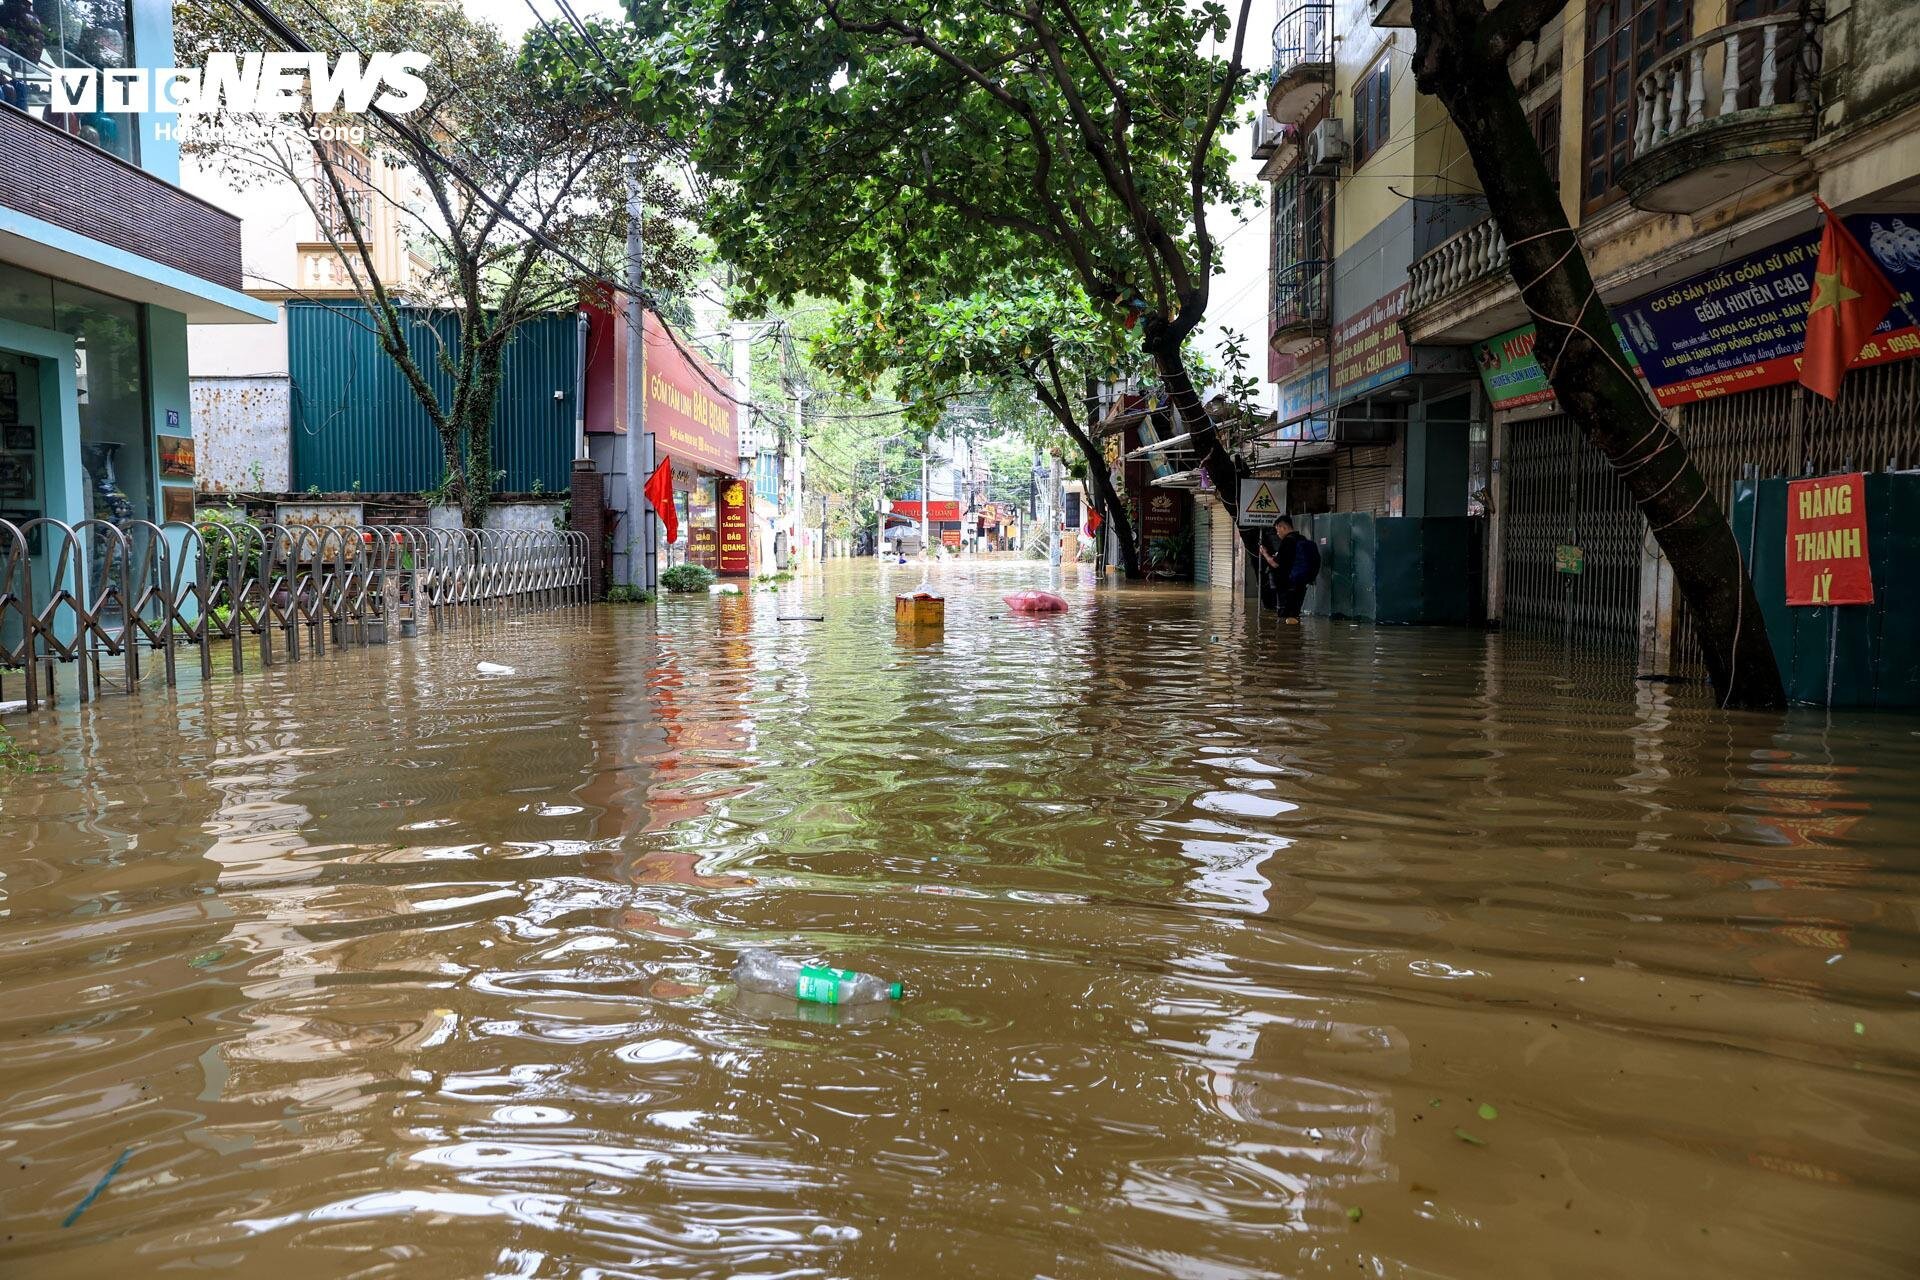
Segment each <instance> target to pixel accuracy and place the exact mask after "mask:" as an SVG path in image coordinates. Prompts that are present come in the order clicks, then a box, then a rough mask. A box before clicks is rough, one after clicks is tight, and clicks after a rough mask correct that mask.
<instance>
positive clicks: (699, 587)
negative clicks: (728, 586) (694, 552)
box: [660, 564, 713, 593]
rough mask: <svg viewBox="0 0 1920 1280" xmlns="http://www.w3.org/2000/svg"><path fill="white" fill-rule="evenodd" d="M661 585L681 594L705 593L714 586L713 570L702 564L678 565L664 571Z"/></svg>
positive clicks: (661, 575)
mask: <svg viewBox="0 0 1920 1280" xmlns="http://www.w3.org/2000/svg"><path fill="white" fill-rule="evenodd" d="M660 585H661V586H663V587H665V588H666V589H667V590H669V591H678V592H681V593H687V592H693V591H705V590H706V589H707V588H708V587H710V586H712V585H713V570H711V569H709V568H707V567H706V566H705V565H700V564H677V565H674V566H673V568H671V569H667V570H664V571H662V573H661V574H660Z"/></svg>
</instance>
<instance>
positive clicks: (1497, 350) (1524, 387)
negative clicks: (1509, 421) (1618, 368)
mask: <svg viewBox="0 0 1920 1280" xmlns="http://www.w3.org/2000/svg"><path fill="white" fill-rule="evenodd" d="M1538 336H1539V333H1538V330H1536V329H1535V328H1534V327H1533V326H1532V325H1530V324H1523V325H1521V326H1520V327H1519V328H1518V329H1509V330H1507V331H1506V332H1505V333H1502V334H1496V335H1495V336H1493V337H1491V338H1488V339H1487V340H1486V341H1485V342H1478V343H1475V344H1474V347H1473V362H1474V364H1475V365H1476V366H1478V368H1479V370H1480V385H1481V386H1483V387H1485V388H1486V390H1487V403H1488V404H1490V405H1491V406H1493V408H1494V409H1495V410H1496V411H1498V410H1503V409H1520V408H1524V407H1526V406H1527V405H1530V404H1551V403H1552V402H1553V399H1554V395H1553V387H1552V385H1551V384H1550V383H1548V381H1547V371H1546V370H1545V369H1543V368H1541V367H1540V361H1539V360H1537V359H1535V358H1534V354H1533V346H1534V342H1535V341H1536V339H1537V338H1538ZM1613 336H1614V337H1615V338H1616V339H1618V340H1619V342H1620V350H1621V355H1622V357H1623V358H1624V359H1625V360H1626V362H1627V367H1628V368H1630V369H1633V370H1634V371H1635V372H1638V371H1639V368H1640V361H1639V360H1638V359H1637V358H1636V357H1635V355H1634V353H1633V349H1632V348H1631V347H1629V346H1627V343H1626V339H1625V338H1624V337H1622V335H1621V333H1620V326H1619V325H1617V324H1616V325H1615V326H1613Z"/></svg>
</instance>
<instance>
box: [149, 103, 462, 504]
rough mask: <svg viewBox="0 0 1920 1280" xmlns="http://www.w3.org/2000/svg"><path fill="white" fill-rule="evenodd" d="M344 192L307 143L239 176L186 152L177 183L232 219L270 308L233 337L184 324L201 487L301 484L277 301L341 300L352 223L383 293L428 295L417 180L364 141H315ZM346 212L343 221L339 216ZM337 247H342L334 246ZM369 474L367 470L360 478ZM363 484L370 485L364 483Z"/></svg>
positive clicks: (355, 269) (355, 261) (292, 359)
mask: <svg viewBox="0 0 1920 1280" xmlns="http://www.w3.org/2000/svg"><path fill="white" fill-rule="evenodd" d="M322 145H324V146H326V147H328V148H330V159H331V162H332V165H333V169H334V172H335V173H336V174H337V175H338V176H339V179H340V184H341V187H342V190H343V193H344V196H345V201H346V203H347V204H348V205H350V206H351V208H350V209H345V210H343V209H342V207H341V203H342V202H341V198H340V195H339V194H336V192H335V191H334V188H333V184H332V183H331V182H329V181H328V180H327V177H326V174H325V171H324V170H323V169H322V167H321V161H320V159H319V157H318V155H317V154H315V153H314V152H313V151H312V148H311V146H310V144H308V143H306V142H304V141H300V140H293V141H291V142H289V143H286V144H284V145H282V146H280V147H278V148H274V149H271V150H270V151H269V152H268V154H269V155H272V156H274V157H276V159H274V160H273V161H271V162H268V161H263V162H262V163H261V164H260V165H258V166H254V167H252V168H251V169H250V172H249V178H248V180H247V181H245V182H240V181H237V180H236V178H235V175H234V174H233V173H231V172H229V171H228V170H227V169H226V168H225V167H223V166H222V165H221V164H219V163H216V162H213V161H209V160H204V159H197V158H194V157H188V158H186V159H184V160H183V161H182V181H183V183H184V185H185V186H186V187H187V189H188V190H190V191H192V192H194V193H196V194H198V195H200V196H202V197H204V198H206V199H207V200H210V201H212V202H213V203H215V204H217V205H219V206H220V207H222V208H225V209H230V210H232V211H233V212H235V213H237V214H239V215H240V218H241V246H240V254H241V271H242V277H243V286H242V287H243V288H244V289H245V291H246V293H247V294H248V296H250V297H252V298H254V299H256V300H258V301H261V302H265V303H268V304H270V305H271V306H272V308H273V323H272V325H271V326H266V327H261V328H257V329H252V330H248V331H246V332H245V333H244V334H236V333H235V332H233V331H231V330H228V329H224V328H220V327H216V326H212V325H197V324H196V325H193V326H191V327H190V328H189V329H188V333H187V344H188V366H189V373H190V375H191V394H192V398H193V407H194V416H195V418H196V419H197V420H198V421H199V422H201V423H202V425H203V428H204V429H203V431H202V432H201V439H200V475H199V483H200V487H201V489H202V490H203V491H208V492H215V493H219V492H261V491H265V492H280V491H285V490H292V489H303V488H305V487H306V484H307V483H308V482H307V481H305V480H302V479H300V478H299V476H298V475H297V472H298V471H299V467H298V465H297V460H296V458H295V457H294V452H295V450H294V449H293V440H294V438H295V437H294V434H293V433H294V430H295V426H294V421H293V420H294V416H295V409H294V402H295V399H296V396H295V390H296V389H295V387H294V385H293V367H294V365H295V364H297V363H298V362H299V358H300V354H299V353H296V352H295V351H294V349H293V344H294V343H295V342H296V341H297V338H296V337H295V336H294V335H293V334H292V333H291V332H290V326H289V315H288V311H287V305H288V304H289V303H293V304H295V305H298V304H300V303H318V304H321V305H343V304H352V303H354V302H355V301H356V300H357V299H358V298H359V296H360V295H359V293H358V292H357V290H356V287H355V282H356V280H362V279H363V277H364V276H365V274H366V271H365V268H363V267H361V266H360V265H359V263H360V258H359V255H358V254H357V253H356V252H354V251H353V250H352V248H351V245H352V239H351V237H352V234H353V232H352V228H353V225H354V224H355V223H357V225H358V226H359V227H360V228H361V230H362V234H363V235H364V236H365V238H366V244H367V251H368V254H369V256H370V257H371V258H372V260H373V270H374V273H375V274H376V275H377V276H378V278H379V279H380V280H381V281H382V282H383V283H384V284H385V285H386V286H387V287H388V288H389V289H390V290H392V291H393V293H394V296H396V297H399V298H403V299H409V300H415V299H419V300H424V301H430V300H431V293H432V291H431V290H423V289H422V288H421V286H422V284H423V282H425V281H427V280H428V279H430V278H431V277H430V272H429V268H428V265H427V263H426V261H425V259H423V258H422V257H421V256H420V254H419V252H418V251H417V250H416V249H415V248H414V246H413V245H412V244H411V243H410V242H409V237H408V234H407V231H408V227H409V225H410V218H411V217H412V213H411V212H410V211H411V210H413V209H415V208H417V206H418V204H419V201H420V198H421V197H420V192H419V191H418V182H417V180H416V179H415V178H414V177H413V175H412V174H411V173H410V172H409V171H408V170H406V169H405V168H404V167H402V166H399V165H395V164H391V163H388V162H387V161H385V160H380V159H376V158H375V157H373V156H372V155H371V154H370V153H369V152H368V151H367V150H366V149H365V148H364V147H360V146H356V145H354V144H352V143H348V142H327V143H324V144H322ZM348 213H350V214H351V215H352V218H353V221H352V222H350V221H349V220H348V218H347V217H346V216H345V215H346V214H348ZM336 243H338V244H342V245H346V246H348V247H349V248H348V252H346V253H342V252H341V251H340V250H339V249H336V248H335V247H334V246H335V244H336ZM369 480H371V478H369ZM368 487H369V488H371V487H372V485H371V483H369V485H368Z"/></svg>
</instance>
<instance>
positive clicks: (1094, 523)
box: [1087, 507, 1100, 533]
mask: <svg viewBox="0 0 1920 1280" xmlns="http://www.w3.org/2000/svg"><path fill="white" fill-rule="evenodd" d="M1087 532H1088V533H1098V532H1100V512H1099V511H1098V510H1096V509H1094V508H1092V507H1089V508H1087Z"/></svg>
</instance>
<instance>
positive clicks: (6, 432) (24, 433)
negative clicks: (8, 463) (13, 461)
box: [0, 422, 33, 453]
mask: <svg viewBox="0 0 1920 1280" xmlns="http://www.w3.org/2000/svg"><path fill="white" fill-rule="evenodd" d="M0 449H5V450H6V451H7V452H8V453H32V452H33V424H32V423H31V422H8V423H0Z"/></svg>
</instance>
